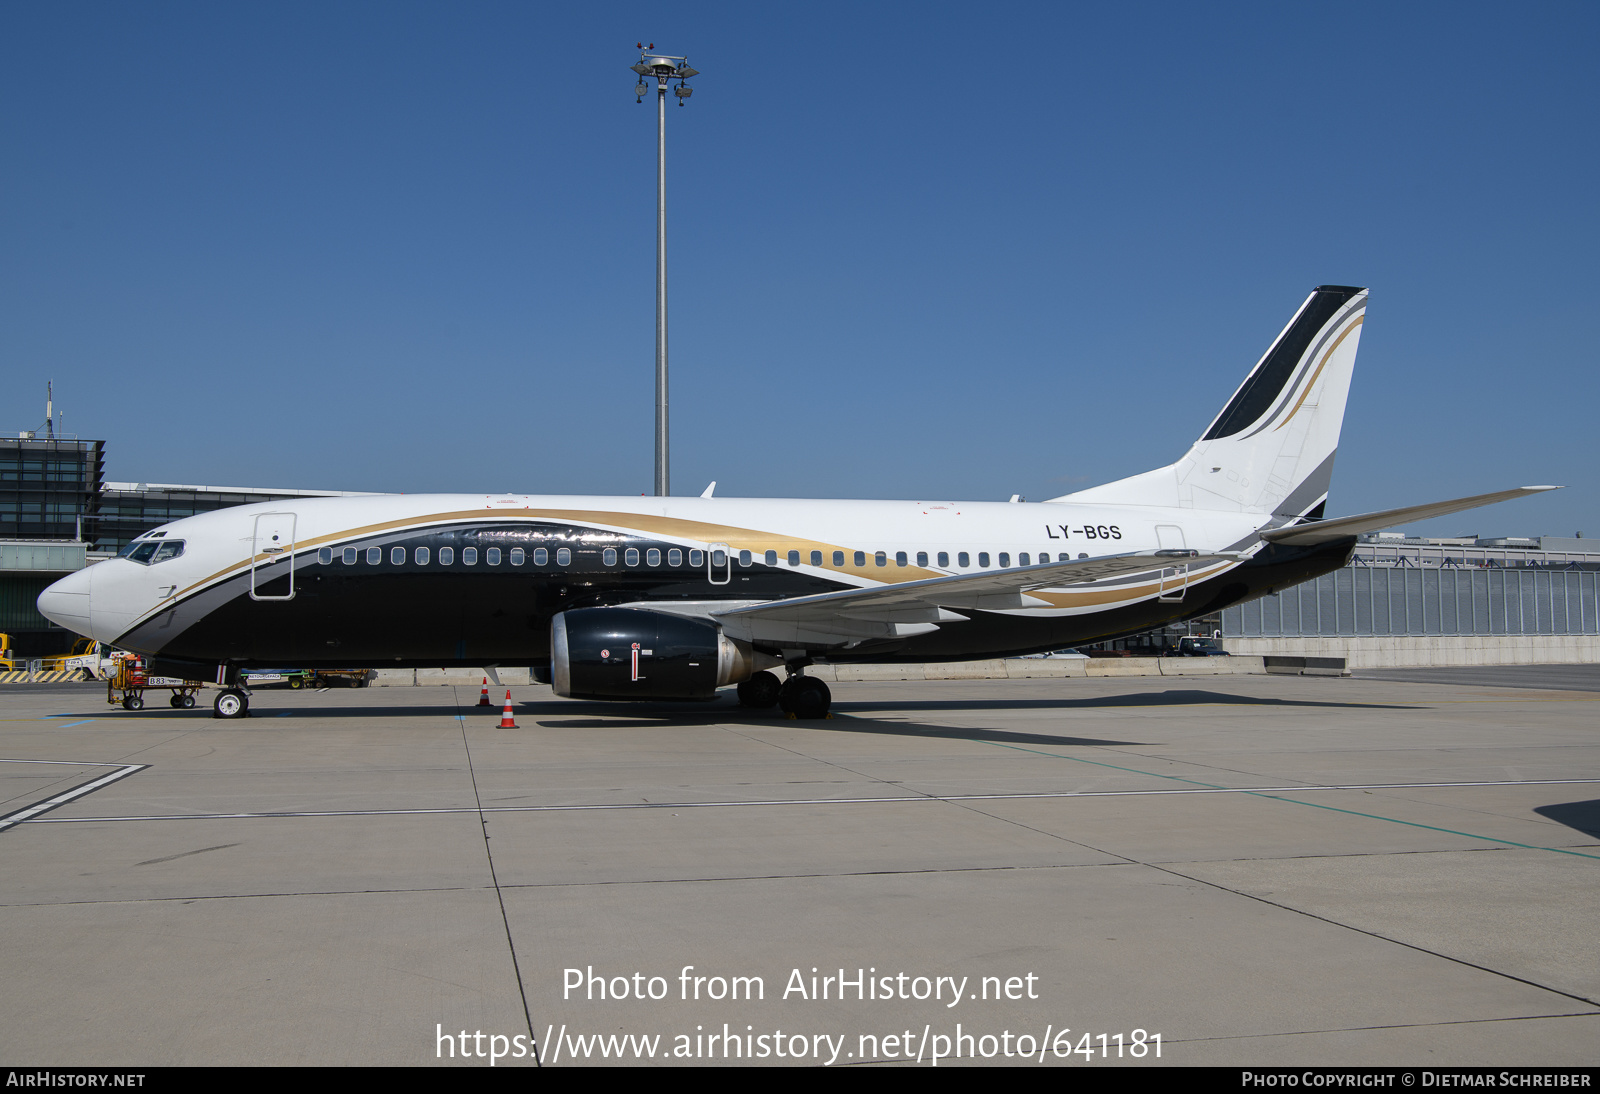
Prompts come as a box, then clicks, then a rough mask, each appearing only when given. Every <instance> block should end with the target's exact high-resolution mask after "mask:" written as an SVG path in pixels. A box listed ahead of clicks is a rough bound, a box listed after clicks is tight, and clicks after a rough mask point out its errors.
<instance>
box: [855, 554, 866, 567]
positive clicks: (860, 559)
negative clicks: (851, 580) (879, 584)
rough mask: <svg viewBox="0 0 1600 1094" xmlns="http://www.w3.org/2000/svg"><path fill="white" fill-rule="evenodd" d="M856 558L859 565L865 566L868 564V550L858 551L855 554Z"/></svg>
mask: <svg viewBox="0 0 1600 1094" xmlns="http://www.w3.org/2000/svg"><path fill="white" fill-rule="evenodd" d="M855 560H856V565H857V566H865V565H866V564H867V552H865V551H857V552H856V554H855Z"/></svg>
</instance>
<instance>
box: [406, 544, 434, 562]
mask: <svg viewBox="0 0 1600 1094" xmlns="http://www.w3.org/2000/svg"><path fill="white" fill-rule="evenodd" d="M432 554H433V552H432V551H430V550H428V549H427V548H426V547H418V548H417V549H416V550H415V551H412V552H411V557H412V558H414V559H416V561H417V565H418V566H426V565H427V564H428V559H429V557H430V556H431V555H432Z"/></svg>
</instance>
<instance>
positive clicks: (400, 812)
mask: <svg viewBox="0 0 1600 1094" xmlns="http://www.w3.org/2000/svg"><path fill="white" fill-rule="evenodd" d="M130 773H131V772H130ZM119 777H120V776H119ZM1595 783H1600V778H1596V779H1506V780H1499V781H1494V782H1456V783H1352V784H1350V785H1347V786H1224V787H1194V788H1186V789H1167V790H1063V791H1057V792H1052V793H1037V794H909V795H897V796H894V797H876V798H778V799H753V800H741V801H701V802H681V801H680V802H624V803H593V804H574V805H494V806H487V807H484V808H481V809H480V808H477V807H474V806H457V807H452V808H442V809H305V810H281V811H278V810H274V811H271V812H262V813H164V814H153V815H149V816H142V817H141V816H130V817H46V818H43V819H40V820H32V821H29V822H28V823H30V824H91V823H94V824H99V823H105V822H109V821H178V820H264V819H269V818H274V817H277V818H285V817H415V816H450V815H457V814H478V813H574V812H595V811H605V810H618V809H728V808H738V807H751V806H793V805H895V804H906V803H910V802H973V801H1038V800H1045V799H1054V798H1137V797H1163V796H1175V795H1184V794H1304V793H1308V792H1310V791H1320V790H1428V789H1434V788H1441V787H1446V788H1448V787H1475V786H1574V785H1577V786H1585V785H1593V784H1595Z"/></svg>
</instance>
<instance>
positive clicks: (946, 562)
mask: <svg viewBox="0 0 1600 1094" xmlns="http://www.w3.org/2000/svg"><path fill="white" fill-rule="evenodd" d="M939 566H940V568H942V569H946V570H948V569H949V568H950V552H949V551H940V552H939Z"/></svg>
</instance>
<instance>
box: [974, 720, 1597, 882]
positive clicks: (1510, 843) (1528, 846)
mask: <svg viewBox="0 0 1600 1094" xmlns="http://www.w3.org/2000/svg"><path fill="white" fill-rule="evenodd" d="M966 740H970V741H972V743H973V744H985V745H994V746H995V747H996V748H1009V749H1013V750H1015V751H1017V752H1032V753H1033V754H1034V755H1036V756H1049V757H1050V758H1052V759H1056V760H1071V761H1072V762H1073V763H1079V764H1089V765H1091V766H1093V767H1108V768H1110V769H1111V770H1113V771H1126V772H1128V773H1129V774H1132V775H1144V776H1147V777H1148V778H1152V779H1170V780H1171V781H1173V782H1180V783H1189V784H1191V785H1193V786H1203V787H1206V788H1207V789H1210V790H1238V791H1239V792H1240V793H1243V794H1248V795H1249V796H1250V797H1252V798H1270V799H1272V800H1273V801H1280V802H1287V803H1288V804H1290V805H1305V806H1309V807H1310V808H1312V809H1326V810H1329V811H1330V812H1333V813H1348V814H1349V815H1350V816H1352V817H1366V818H1367V819H1368V820H1380V821H1388V822H1389V823H1390V824H1404V825H1408V826H1409V827H1412V828H1425V829H1427V830H1428V831H1430V832H1446V833H1448V834H1450V835H1452V836H1465V837H1466V838H1467V839H1478V840H1483V841H1484V842H1485V843H1498V844H1502V845H1504V846H1506V847H1521V848H1522V849H1523V850H1526V851H1554V852H1555V853H1556V854H1558V855H1576V856H1577V857H1578V858H1591V859H1597V860H1600V855H1591V854H1589V853H1588V852H1586V851H1569V850H1568V849H1567V848H1565V847H1540V846H1538V845H1537V844H1532V843H1517V842H1516V841H1515V840H1508V839H1497V838H1495V837H1493V836H1480V835H1478V834H1477V833H1476V832H1460V831H1457V830H1456V829H1454V828H1439V827H1437V826H1435V825H1432V824H1420V823H1418V822H1417V821H1408V820H1401V819H1400V818H1399V817H1383V816H1379V815H1378V814H1376V813H1362V812H1360V811H1359V810H1355V809H1341V808H1339V807H1338V806H1337V805H1322V804H1320V803H1318V802H1303V801H1298V800H1297V799H1295V798H1285V797H1282V796H1281V795H1278V794H1263V793H1261V792H1260V791H1256V790H1245V789H1244V788H1243V787H1237V786H1224V785H1222V784H1220V783H1205V782H1200V781H1199V780H1198V779H1186V778H1184V777H1183V776H1182V775H1162V774H1160V773H1159V772H1156V771H1140V770H1139V769H1138V768H1136V767H1121V766H1119V765H1117V764H1108V763H1102V762H1101V761H1099V760H1086V759H1084V758H1083V757H1081V756H1063V755H1061V753H1059V752H1045V751H1044V750H1043V749H1038V748H1023V747H1022V746H1021V745H1008V744H1001V743H1000V742H998V741H978V740H974V739H973V738H970V737H969V738H966Z"/></svg>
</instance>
